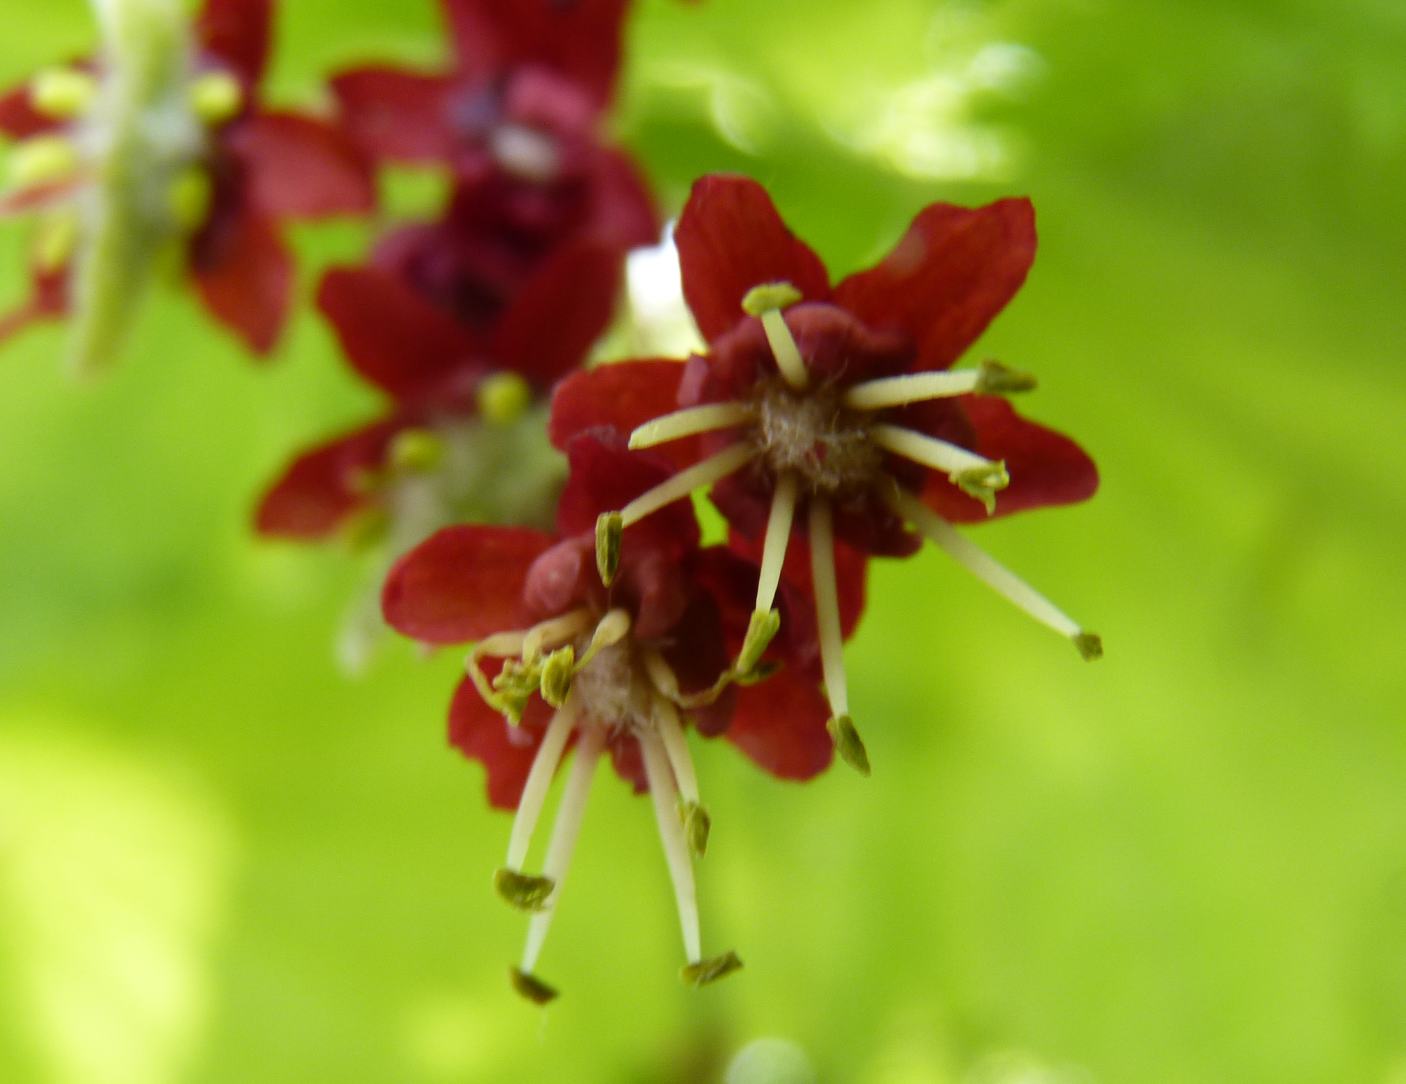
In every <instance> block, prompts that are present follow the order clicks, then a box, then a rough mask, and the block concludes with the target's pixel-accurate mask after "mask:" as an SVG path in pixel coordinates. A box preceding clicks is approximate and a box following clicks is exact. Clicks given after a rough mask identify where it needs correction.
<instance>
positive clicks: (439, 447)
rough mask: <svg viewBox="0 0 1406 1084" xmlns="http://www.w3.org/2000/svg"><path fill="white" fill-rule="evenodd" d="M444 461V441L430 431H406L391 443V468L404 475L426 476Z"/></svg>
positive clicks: (400, 433)
mask: <svg viewBox="0 0 1406 1084" xmlns="http://www.w3.org/2000/svg"><path fill="white" fill-rule="evenodd" d="M443 459H444V440H443V439H442V438H441V437H440V436H439V434H437V433H434V432H432V431H431V430H429V429H404V430H402V431H401V432H399V433H397V434H396V437H395V440H393V441H392V442H391V452H390V463H391V467H392V468H393V469H394V470H396V471H398V472H400V473H404V474H424V473H426V472H428V471H432V470H434V469H435V468H436V467H438V466H439V464H440V462H441V461H442V460H443Z"/></svg>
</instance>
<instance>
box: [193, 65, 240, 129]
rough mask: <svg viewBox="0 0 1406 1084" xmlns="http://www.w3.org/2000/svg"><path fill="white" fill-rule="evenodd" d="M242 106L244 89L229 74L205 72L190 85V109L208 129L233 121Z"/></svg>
mask: <svg viewBox="0 0 1406 1084" xmlns="http://www.w3.org/2000/svg"><path fill="white" fill-rule="evenodd" d="M243 106H244V88H243V87H242V86H240V85H239V80H238V79H236V78H235V77H234V76H232V75H230V74H229V72H206V73H205V74H204V75H198V76H196V78H195V80H194V81H193V82H192V83H191V84H190V108H191V111H192V112H193V113H195V115H196V116H197V117H198V118H200V121H201V123H203V124H206V125H208V126H210V127H214V126H216V125H219V124H224V123H225V121H227V120H231V119H233V118H234V117H235V116H236V115H238V113H239V110H240V109H241V108H243Z"/></svg>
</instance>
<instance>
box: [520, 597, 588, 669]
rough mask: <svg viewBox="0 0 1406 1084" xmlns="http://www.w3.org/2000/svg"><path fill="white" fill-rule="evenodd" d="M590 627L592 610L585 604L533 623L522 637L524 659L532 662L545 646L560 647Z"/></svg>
mask: <svg viewBox="0 0 1406 1084" xmlns="http://www.w3.org/2000/svg"><path fill="white" fill-rule="evenodd" d="M590 627H591V611H590V610H588V609H586V608H585V607H584V606H583V607H581V608H580V609H577V610H572V611H571V612H570V613H564V614H562V615H561V616H560V617H553V618H551V619H550V620H548V621H543V622H542V623H541V624H540V625H533V626H532V628H530V629H528V630H527V634H526V635H525V636H523V638H522V661H523V662H531V661H532V660H533V659H535V658H537V656H538V655H540V654H541V653H542V651H543V649H544V648H548V647H560V646H561V645H562V644H564V643H566V642H567V641H568V640H572V639H574V638H575V637H577V636H579V635H580V634H581V633H583V632H585V631H586V630H587V629H588V628H590Z"/></svg>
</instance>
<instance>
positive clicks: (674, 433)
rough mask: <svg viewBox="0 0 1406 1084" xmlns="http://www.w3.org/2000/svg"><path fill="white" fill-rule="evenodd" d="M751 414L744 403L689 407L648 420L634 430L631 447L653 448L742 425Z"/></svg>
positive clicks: (631, 436)
mask: <svg viewBox="0 0 1406 1084" xmlns="http://www.w3.org/2000/svg"><path fill="white" fill-rule="evenodd" d="M750 416H751V412H750V411H749V410H748V408H747V406H746V405H745V404H743V403H707V404H705V405H704V406H696V407H687V408H685V409H683V410H676V411H674V412H673V413H672V414H665V415H663V416H662V417H659V418H655V419H654V420H653V421H648V422H645V423H644V424H643V425H642V426H640V427H639V428H638V429H636V430H635V431H634V432H633V433H631V434H630V447H631V448H652V447H654V446H655V445H656V444H664V443H666V442H667V441H671V440H678V439H679V438H680V437H691V436H694V435H695V434H697V433H709V432H712V431H713V430H714V429H728V428H730V427H732V426H734V425H741V424H742V423H743V422H745V421H747V419H748V418H749V417H750Z"/></svg>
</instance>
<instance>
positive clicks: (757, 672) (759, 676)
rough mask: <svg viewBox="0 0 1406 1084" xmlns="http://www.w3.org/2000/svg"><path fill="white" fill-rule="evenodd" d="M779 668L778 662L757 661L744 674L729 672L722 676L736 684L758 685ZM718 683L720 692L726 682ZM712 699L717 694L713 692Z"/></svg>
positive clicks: (715, 697)
mask: <svg viewBox="0 0 1406 1084" xmlns="http://www.w3.org/2000/svg"><path fill="white" fill-rule="evenodd" d="M780 669H781V664H780V663H779V662H759V663H757V665H756V666H754V667H752V669H751V670H749V671H748V672H747V673H745V674H740V673H731V674H724V675H723V676H724V677H725V678H728V679H730V680H731V681H733V682H735V683H736V684H738V685H758V684H760V683H761V682H763V681H765V680H766V679H767V678H769V677H771V675H772V674H774V673H776V671H778V670H780ZM718 684H719V686H720V688H719V689H718V692H719V693H720V692H721V691H722V689H723V688H726V684H725V683H723V682H719V683H718ZM713 699H714V700H716V699H717V694H714V696H713Z"/></svg>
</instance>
